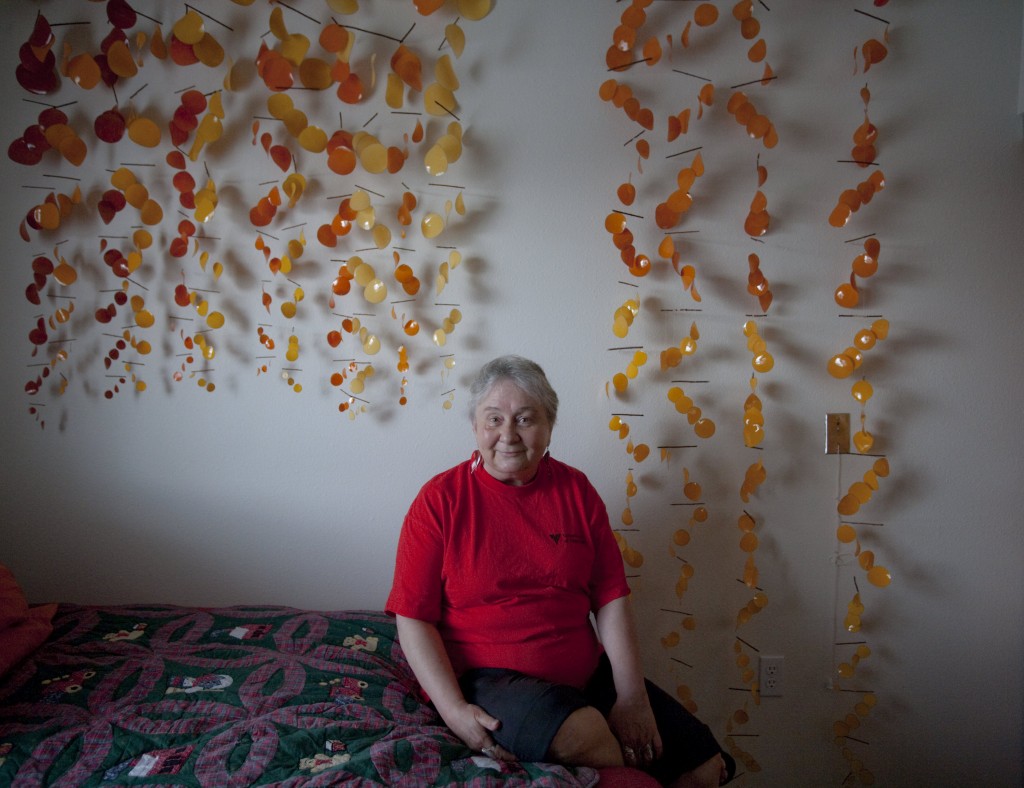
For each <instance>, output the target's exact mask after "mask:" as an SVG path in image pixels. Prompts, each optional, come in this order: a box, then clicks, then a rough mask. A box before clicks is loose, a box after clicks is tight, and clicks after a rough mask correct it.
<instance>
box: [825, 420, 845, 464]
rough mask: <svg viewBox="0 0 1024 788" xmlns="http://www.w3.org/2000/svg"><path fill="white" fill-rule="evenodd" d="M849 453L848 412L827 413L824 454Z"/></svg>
mask: <svg viewBox="0 0 1024 788" xmlns="http://www.w3.org/2000/svg"><path fill="white" fill-rule="evenodd" d="M849 453H850V414H849V413H829V414H828V416H827V417H826V418H825V454H849Z"/></svg>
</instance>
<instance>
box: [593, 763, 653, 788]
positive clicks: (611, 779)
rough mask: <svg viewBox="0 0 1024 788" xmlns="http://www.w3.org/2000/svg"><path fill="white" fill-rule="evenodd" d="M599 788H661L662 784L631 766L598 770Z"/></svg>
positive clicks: (608, 767) (607, 767)
mask: <svg viewBox="0 0 1024 788" xmlns="http://www.w3.org/2000/svg"><path fill="white" fill-rule="evenodd" d="M597 773H598V774H599V775H600V778H599V779H598V781H597V782H598V786H599V788H605V786H607V788H660V786H661V783H659V782H658V781H657V780H655V779H654V778H653V777H651V775H649V774H647V773H646V772H642V771H640V770H639V769H632V768H630V767H629V766H606V767H605V768H603V769H598V771H597Z"/></svg>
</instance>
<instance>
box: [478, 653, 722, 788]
mask: <svg viewBox="0 0 1024 788" xmlns="http://www.w3.org/2000/svg"><path fill="white" fill-rule="evenodd" d="M459 683H460V685H461V686H462V692H463V694H464V695H465V697H466V700H468V701H469V702H470V703H474V704H476V705H477V706H480V707H481V708H482V709H484V710H485V711H486V712H487V713H488V714H490V715H491V716H492V717H495V718H496V719H499V720H501V727H500V728H499V729H498V730H497V731H495V732H494V740H495V741H496V742H498V744H500V745H501V746H502V747H504V748H505V749H506V750H508V751H509V752H511V753H513V754H515V756H516V757H517V758H519V759H520V760H523V761H543V760H545V758H546V756H547V752H548V749H550V747H551V742H552V741H553V740H554V738H555V734H556V733H557V732H558V729H559V728H560V727H561V726H562V723H563V722H565V720H566V719H567V718H568V717H569V715H570V714H572V713H573V712H574V711H577V710H578V709H582V708H584V707H586V706H593V707H595V708H596V709H598V710H599V711H600V712H601V713H602V714H603V715H604V716H605V717H607V716H608V714H609V713H610V712H611V709H612V706H614V705H615V698H616V694H615V682H614V681H613V678H612V668H611V663H610V662H609V661H608V657H607V656H605V655H602V657H601V662H600V663H599V664H598V666H597V670H596V671H594V675H593V676H591V677H590V680H589V681H588V682H587V686H586V687H585V688H584V690H583V691H580V690H578V689H576V688H575V687H568V686H565V685H562V684H552V683H550V682H548V681H544V680H542V679H537V678H534V677H532V676H527V675H524V674H522V673H517V672H516V671H514V670H505V669H503V668H477V669H475V670H469V671H467V672H466V673H465V674H463V676H462V677H461V679H460V680H459ZM646 684H647V696H648V698H649V699H650V702H651V709H652V710H653V711H654V718H655V721H656V722H657V725H658V732H659V733H660V734H661V741H662V756H661V758H659V759H658V760H657V761H656V762H655V763H654V764H652V766H651V768H650V770H649V771H650V773H651V774H652V775H653V776H654V777H655V778H657V779H658V780H659V781H660V782H662V783H666V782H671V781H673V780H675V779H676V778H677V777H679V775H681V774H685V773H686V772H688V771H691V770H693V769H695V768H697V767H698V766H700V765H701V764H702V763H704V762H705V761H707V760H709V759H710V758H713V757H714V756H715V755H717V754H718V753H722V757H723V758H725V761H726V764H727V765H728V767H729V777H730V778H731V777H732V775H733V773H734V772H735V762H734V761H733V759H732V758H731V757H730V756H729V755H728V754H727V753H724V752H722V748H721V747H720V746H719V744H718V742H717V741H715V737H714V736H713V735H712V733H711V730H710V729H709V728H708V726H707V725H705V724H704V723H702V722H701V721H700V720H698V719H697V718H696V717H694V716H693V715H692V714H690V712H688V711H687V710H686V709H685V708H683V706H682V704H681V703H679V702H678V701H677V700H676V699H675V698H673V697H672V696H671V695H669V694H668V693H667V692H665V691H664V690H662V689H661V688H660V687H658V686H657V685H655V684H653V683H651V682H650V681H647V682H646Z"/></svg>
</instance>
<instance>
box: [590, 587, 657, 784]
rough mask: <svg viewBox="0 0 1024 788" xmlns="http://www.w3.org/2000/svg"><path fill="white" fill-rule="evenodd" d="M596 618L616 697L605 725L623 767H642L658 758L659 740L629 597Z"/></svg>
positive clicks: (603, 610) (614, 604)
mask: <svg viewBox="0 0 1024 788" xmlns="http://www.w3.org/2000/svg"><path fill="white" fill-rule="evenodd" d="M596 618H597V631H598V635H599V636H600V638H601V642H602V644H603V645H604V650H605V652H606V653H607V654H608V660H609V662H611V665H612V675H613V677H614V680H615V693H616V696H617V698H616V701H615V706H614V707H613V708H612V711H611V714H609V716H608V724H609V725H610V726H611V729H612V732H613V733H614V734H615V737H616V738H617V739H618V740H619V742H620V743H621V744H622V750H623V754H624V756H625V759H626V763H627V764H629V765H640V766H643V765H645V764H647V763H650V761H652V760H654V759H655V758H658V757H660V755H661V736H660V735H659V734H658V727H657V725H656V724H655V721H654V712H652V711H651V704H650V701H649V700H648V699H647V688H646V686H645V685H644V675H643V668H642V666H641V662H640V648H639V645H638V643H637V637H636V624H635V623H634V619H633V607H632V605H631V604H630V601H629V597H628V596H624V597H619V598H618V599H614V600H612V601H611V602H609V603H608V604H606V605H605V606H604V607H602V608H601V609H600V610H598V611H597V616H596ZM630 753H632V757H631V755H630Z"/></svg>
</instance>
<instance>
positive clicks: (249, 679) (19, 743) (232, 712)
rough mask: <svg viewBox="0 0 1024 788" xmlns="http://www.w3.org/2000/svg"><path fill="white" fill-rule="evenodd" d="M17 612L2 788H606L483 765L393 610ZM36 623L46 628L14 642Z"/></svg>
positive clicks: (2, 646) (5, 701)
mask: <svg viewBox="0 0 1024 788" xmlns="http://www.w3.org/2000/svg"><path fill="white" fill-rule="evenodd" d="M20 604H21V608H20V609H19V610H17V611H15V612H14V613H12V612H11V610H10V609H8V610H7V611H6V612H4V611H0V652H2V653H3V654H4V655H5V656H4V657H3V660H4V663H0V673H2V674H3V675H2V678H0V785H11V786H29V785H31V786H36V785H73V786H85V785H141V784H148V785H153V784H171V785H213V786H232V785H239V786H241V785H245V786H248V785H269V784H274V785H284V786H288V785H336V784H344V785H353V786H363V785H381V784H384V785H408V786H426V785H461V786H509V787H510V788H511V787H512V786H590V785H594V784H596V783H597V782H598V779H599V774H598V772H596V771H594V770H592V769H586V768H580V769H569V768H565V767H562V766H557V765H554V764H547V763H519V764H500V763H498V762H497V761H494V760H491V759H489V758H486V757H484V756H482V755H479V754H475V753H473V752H471V751H470V750H469V749H468V748H466V747H465V746H464V745H463V744H462V743H461V742H460V741H459V740H458V739H457V738H456V737H455V736H454V735H453V734H451V733H450V732H449V731H448V730H447V728H445V726H444V724H443V722H442V721H441V719H440V717H439V716H438V715H437V713H436V712H435V711H434V710H433V709H432V707H431V706H430V705H429V704H427V703H425V702H424V700H423V698H422V695H421V693H420V690H419V688H418V685H417V683H416V680H415V678H414V676H413V674H412V671H411V670H410V668H409V665H408V663H407V662H406V661H405V658H404V656H403V654H402V650H401V647H400V645H399V644H398V642H397V641H396V634H395V626H394V623H393V622H392V620H390V619H389V618H388V617H387V616H386V615H384V614H383V613H381V612H376V611H365V610H364V611H356V610H351V611H335V612H323V611H310V610H298V609H294V608H287V607H271V606H253V607H249V606H245V607H227V608H187V607H177V606H170V605H128V606H121V607H112V606H105V607H97V606H87V605H75V604H60V605H48V606H39V607H33V608H28V607H27V605H25V604H24V602H23V601H22V602H21V603H20ZM19 615H20V620H19V618H18V617H19ZM12 622H13V624H12ZM26 622H28V623H32V624H36V625H39V626H35V627H30V629H31V630H32V631H31V632H26V631H22V637H21V638H16V639H15V640H14V641H12V640H9V639H7V638H6V637H5V635H4V632H6V633H7V634H8V635H9V634H11V633H12V632H14V633H17V632H18V631H19V627H21V629H22V630H24V629H25V627H24V626H23V625H24V624H25V623H26ZM33 641H34V642H33ZM12 642H14V645H11V643H12ZM608 782H612V781H611V780H609V781H608ZM605 784H606V783H605V782H604V781H602V786H604V785H605Z"/></svg>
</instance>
